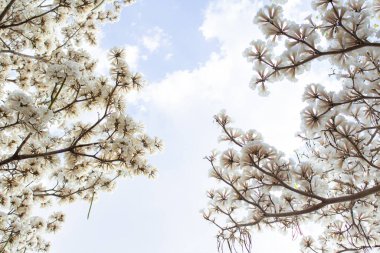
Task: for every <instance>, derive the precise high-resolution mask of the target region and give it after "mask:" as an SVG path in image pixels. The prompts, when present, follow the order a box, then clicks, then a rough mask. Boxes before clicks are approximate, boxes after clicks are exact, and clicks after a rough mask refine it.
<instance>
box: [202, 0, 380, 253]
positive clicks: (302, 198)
mask: <svg viewBox="0 0 380 253" xmlns="http://www.w3.org/2000/svg"><path fill="white" fill-rule="evenodd" d="M313 7H314V8H315V10H316V13H313V14H312V15H310V16H309V17H308V18H307V23H304V24H296V23H294V22H292V21H289V20H286V19H285V18H284V17H283V15H282V8H281V7H280V6H276V5H271V6H266V7H264V8H263V9H262V10H260V11H259V12H258V14H257V17H256V19H255V20H256V22H257V23H258V25H259V26H260V27H261V28H262V31H263V33H264V34H265V35H266V36H267V37H268V41H267V42H263V41H254V42H252V43H251V46H250V47H249V48H248V49H247V50H246V51H245V56H246V57H247V58H248V60H249V61H251V62H253V64H254V66H255V69H256V70H257V75H256V76H255V77H254V78H253V79H252V83H251V85H252V88H254V89H255V88H258V89H259V92H260V93H261V94H263V95H266V94H268V87H267V85H268V83H269V82H273V81H276V80H279V79H281V78H283V77H286V78H289V79H290V80H295V77H296V76H297V75H299V74H300V73H302V72H303V71H304V70H305V69H308V68H309V67H310V66H309V65H310V63H311V62H312V61H314V60H316V59H322V60H323V59H329V60H330V62H331V64H332V65H333V66H334V67H335V68H336V69H337V71H336V72H334V73H333V75H332V76H336V77H337V78H338V79H339V80H340V81H341V83H342V89H341V90H340V91H337V92H329V91H327V90H326V89H325V87H324V86H323V85H320V84H315V83H314V84H309V85H307V86H306V88H305V92H304V96H303V100H304V101H305V102H307V103H308V106H307V107H306V108H305V109H304V110H303V112H302V114H301V116H302V129H301V131H300V133H299V137H300V138H302V140H303V142H304V146H303V147H301V148H300V149H299V150H298V151H297V157H296V158H294V159H292V158H288V157H286V156H285V155H284V154H283V153H282V152H280V151H278V150H276V149H275V148H274V147H272V146H270V145H268V144H267V143H265V142H264V141H263V139H262V137H261V135H260V134H259V133H257V132H256V131H254V130H249V131H242V130H239V129H236V128H233V127H231V119H230V117H229V116H228V115H226V114H225V112H221V113H220V114H218V115H216V116H215V121H216V123H217V124H218V125H219V126H220V128H221V129H222V135H221V138H220V140H221V141H225V142H228V143H230V145H231V147H230V148H228V149H227V150H224V151H222V152H220V153H213V154H212V155H210V156H208V157H206V158H207V160H208V161H209V162H210V165H211V170H210V176H211V177H213V178H215V179H216V180H217V181H218V182H219V183H220V187H217V188H216V189H213V190H210V192H209V193H208V197H209V199H210V202H209V207H208V209H207V210H205V212H204V218H205V219H206V220H208V221H210V222H211V223H213V224H215V225H216V226H217V227H218V228H219V233H218V242H219V245H221V244H224V246H226V245H227V247H228V248H229V250H230V251H236V252H237V251H238V250H239V248H237V247H236V245H239V244H240V245H242V248H241V249H242V250H246V251H250V245H251V234H250V232H251V231H252V229H253V228H256V229H262V228H265V227H275V228H278V229H280V230H284V231H289V230H291V231H292V232H293V234H294V233H299V234H301V235H302V233H301V227H302V225H303V224H304V223H306V222H315V223H318V224H322V226H323V228H324V231H323V232H322V234H321V235H320V236H319V238H313V237H311V236H303V235H302V236H303V238H302V241H301V247H302V252H350V251H353V252H366V251H367V250H369V249H374V248H379V247H380V236H379V233H378V231H379V230H380V223H379V222H378V221H379V218H380V216H379V213H380V212H379V197H380V182H379V180H378V178H379V176H380V156H379V152H380V149H379V144H380V138H379V135H378V134H379V129H380V111H379V104H380V87H379V85H378V84H379V80H380V68H379V64H380V48H379V47H380V42H379V37H380V33H379V32H378V30H376V29H375V27H376V26H375V24H376V22H377V21H376V17H377V16H378V15H379V12H380V2H379V1H377V0H375V1H364V0H359V1H354V0H352V1H338V0H332V1H331V0H316V1H313ZM315 15H319V17H320V20H319V22H316V21H315V18H314V16H315ZM322 40H324V41H325V42H327V43H321V41H322ZM278 41H280V42H283V43H284V45H285V48H286V50H284V52H283V53H282V54H281V55H279V56H275V55H273V54H272V52H273V50H271V48H272V47H273V46H276V43H278ZM323 45H327V46H324V47H323ZM220 248H223V245H222V246H220Z"/></svg>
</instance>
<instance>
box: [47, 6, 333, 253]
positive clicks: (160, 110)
mask: <svg viewBox="0 0 380 253" xmlns="http://www.w3.org/2000/svg"><path fill="white" fill-rule="evenodd" d="M263 2H265V3H270V2H271V1H269V0H268V1H258V0H257V1H254V0H208V1H206V0H193V1H179V0H161V1H157V0H139V1H137V3H136V4H134V5H133V6H131V7H128V8H127V9H125V10H124V11H123V15H122V17H121V19H120V21H119V22H118V23H114V24H110V25H106V26H105V27H103V30H102V40H101V42H100V47H99V48H96V49H91V50H93V51H92V52H95V53H96V55H98V56H99V57H100V62H101V63H100V67H99V69H100V70H99V71H100V72H101V71H104V70H105V67H106V66H105V65H104V64H103V63H102V62H103V61H104V59H103V61H102V60H101V58H102V57H104V55H105V53H106V50H107V48H110V47H113V46H124V47H125V48H126V49H127V55H128V56H127V57H128V60H129V63H130V65H131V67H132V68H133V69H136V70H138V71H139V72H142V73H143V75H144V76H145V79H146V80H147V81H148V84H147V86H146V87H145V89H144V90H143V91H142V92H141V93H139V94H134V95H132V96H130V97H129V98H128V100H129V108H128V112H129V113H130V114H132V116H133V117H134V118H136V119H137V120H140V121H141V122H143V123H144V125H145V126H146V130H147V132H148V134H149V135H151V136H159V137H160V138H162V139H163V140H164V143H165V150H164V151H163V152H161V153H160V154H157V155H155V156H154V157H151V159H150V160H151V163H152V164H154V165H155V166H156V167H157V168H158V169H159V176H158V178H157V179H156V180H148V179H145V178H133V179H127V180H122V181H119V184H118V187H117V188H116V190H115V191H114V192H113V193H111V194H110V193H106V194H101V196H100V198H99V200H97V202H96V203H94V206H93V209H92V213H91V218H90V220H86V215H87V211H88V203H75V204H73V205H70V206H63V207H62V209H63V210H64V211H65V212H67V214H68V215H67V221H66V223H65V224H64V226H63V228H62V230H61V231H60V232H58V233H57V234H56V235H54V237H53V248H52V252H57V253H64V252H71V253H76V252H78V253H79V252H80V253H82V252H91V253H105V252H107V253H108V252H111V253H124V252H125V253H126V252H134V253H216V252H217V249H216V241H215V234H216V230H215V228H214V227H213V226H212V225H210V224H208V223H206V222H205V221H204V220H203V219H202V217H201V214H200V212H199V211H200V209H202V208H204V207H205V206H206V202H207V200H206V195H205V192H206V190H207V189H209V188H210V187H211V185H212V184H213V182H212V181H211V180H210V179H209V178H208V164H207V162H206V161H205V160H203V159H202V157H204V156H205V155H207V154H209V152H210V151H211V150H212V149H213V148H217V147H218V143H217V137H218V134H219V129H218V128H217V127H216V125H215V124H214V123H213V120H212V116H213V115H214V114H216V113H218V112H219V111H220V110H221V109H226V110H227V112H228V113H229V114H230V115H231V116H232V117H233V119H234V120H235V124H236V126H238V127H241V128H243V129H249V128H253V129H257V130H258V131H259V132H262V133H263V135H264V138H265V140H266V141H267V142H268V143H270V144H271V145H274V146H276V147H278V148H279V149H282V150H284V151H286V152H288V153H291V152H292V150H293V149H295V148H296V147H297V145H298V144H299V143H298V140H297V139H296V138H295V137H294V135H295V133H296V132H297V131H298V129H299V124H300V119H299V112H300V110H301V109H302V107H303V106H304V105H303V103H302V102H301V94H302V91H303V87H304V86H303V85H302V84H308V83H310V82H316V80H317V81H318V80H319V81H321V82H324V84H326V83H327V82H330V80H327V79H321V77H320V76H321V74H320V72H319V73H318V74H315V73H313V72H308V73H307V74H304V75H303V76H301V77H300V81H301V83H302V84H294V83H289V82H287V81H282V82H281V83H279V84H274V85H272V86H271V95H270V96H269V97H266V98H263V97H259V96H258V95H257V94H256V92H254V91H252V90H250V89H249V87H248V83H249V80H250V78H251V76H252V75H253V71H252V67H251V66H250V64H248V63H247V62H246V60H245V59H244V58H243V57H242V52H243V50H244V49H245V48H246V47H247V46H248V44H249V42H250V41H251V40H253V39H257V38H260V37H261V35H260V32H259V31H258V29H257V27H255V25H254V24H252V20H253V17H254V15H255V13H256V12H257V11H258V8H259V7H260V6H262V5H263ZM302 3H303V1H300V0H292V1H289V2H288V3H287V4H286V5H285V6H284V7H285V10H286V13H287V14H288V15H289V16H292V17H293V18H296V19H302V18H305V17H306V16H307V13H306V12H305V10H307V7H306V6H303V5H302ZM321 71H322V69H321ZM325 71H328V70H325ZM326 73H327V72H326ZM326 76H327V74H326ZM304 232H306V233H307V232H308V231H307V228H306V231H304ZM273 242H275V243H273ZM253 246H254V249H255V250H256V251H255V252H257V253H262V252H282V251H283V249H284V248H286V249H287V251H286V252H295V251H296V248H297V246H298V244H297V243H296V242H294V241H293V242H292V240H291V237H290V236H289V235H288V236H283V235H280V234H279V233H277V232H273V231H266V232H260V233H254V235H253Z"/></svg>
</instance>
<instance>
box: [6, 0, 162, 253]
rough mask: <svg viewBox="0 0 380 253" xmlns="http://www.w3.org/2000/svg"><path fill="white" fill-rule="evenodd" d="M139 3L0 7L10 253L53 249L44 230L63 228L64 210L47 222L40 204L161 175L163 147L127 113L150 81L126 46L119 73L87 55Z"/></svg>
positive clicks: (114, 59) (119, 54)
mask: <svg viewBox="0 0 380 253" xmlns="http://www.w3.org/2000/svg"><path fill="white" fill-rule="evenodd" d="M130 2H131V1H130V0H124V1H121V0H107V1H104V0H52V1H47V0H17V1H16V0H1V1H0V89H1V90H0V97H1V102H0V150H1V151H0V252H1V253H5V252H32V251H33V252H34V251H47V250H48V249H49V246H50V244H49V242H47V241H45V240H44V239H43V233H44V232H46V231H47V232H54V231H56V230H57V229H58V228H59V227H60V224H61V223H62V222H63V221H64V214H63V213H60V212H54V213H52V214H51V215H50V216H49V217H47V218H44V217H40V216H37V215H36V214H38V213H39V212H38V208H40V207H49V206H52V207H51V208H53V209H54V210H55V209H56V208H57V205H56V203H70V202H73V201H75V200H77V199H82V200H86V201H89V202H91V204H92V202H93V200H94V199H95V198H96V196H97V194H98V193H99V192H101V191H110V190H112V189H113V187H114V185H115V182H116V180H117V179H118V178H123V177H129V176H134V175H140V174H142V175H146V176H148V177H153V176H154V175H155V173H156V170H155V169H154V168H153V167H152V166H151V165H149V164H148V162H147V160H146V156H147V155H148V154H150V153H153V152H155V151H156V150H158V149H160V147H161V145H162V144H161V142H160V140H158V139H156V138H150V137H148V136H147V135H146V134H144V131H143V128H142V125H141V124H139V123H136V122H134V121H133V119H132V118H131V117H129V116H128V115H126V112H125V107H126V99H125V95H126V94H127V93H128V92H129V91H131V90H135V89H140V88H141V86H142V85H143V80H142V77H141V75H140V74H138V73H132V72H131V71H130V69H129V68H128V65H127V63H126V62H125V60H124V59H125V52H124V50H123V49H117V48H115V49H112V50H111V51H110V53H109V60H110V63H111V65H110V71H109V76H107V77H105V76H100V75H97V74H95V73H94V71H95V66H96V60H95V59H93V58H92V57H91V56H90V54H89V53H88V52H86V51H85V50H84V48H85V47H84V46H86V45H89V44H90V45H93V44H95V43H96V40H97V31H98V29H99V25H100V24H101V23H104V22H107V21H115V20H117V17H118V15H119V13H120V10H121V8H122V6H123V5H124V4H128V3H130ZM90 208H91V206H90Z"/></svg>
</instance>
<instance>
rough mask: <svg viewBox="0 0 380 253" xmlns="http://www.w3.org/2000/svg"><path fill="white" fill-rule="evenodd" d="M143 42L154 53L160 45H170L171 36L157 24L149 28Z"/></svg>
mask: <svg viewBox="0 0 380 253" xmlns="http://www.w3.org/2000/svg"><path fill="white" fill-rule="evenodd" d="M142 44H143V45H144V47H145V48H146V49H148V51H150V52H151V53H152V52H155V51H156V50H158V49H159V48H160V47H163V46H167V45H169V44H170V37H169V35H168V34H166V33H165V31H164V30H162V29H161V28H160V27H157V26H156V27H154V28H152V29H150V30H148V32H147V34H145V35H144V36H143V37H142Z"/></svg>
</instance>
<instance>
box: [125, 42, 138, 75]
mask: <svg viewBox="0 0 380 253" xmlns="http://www.w3.org/2000/svg"><path fill="white" fill-rule="evenodd" d="M124 48H125V51H126V55H127V56H126V60H127V63H128V65H129V66H130V67H131V68H132V70H137V69H138V64H139V60H140V49H139V47H138V46H135V45H125V46H124Z"/></svg>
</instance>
